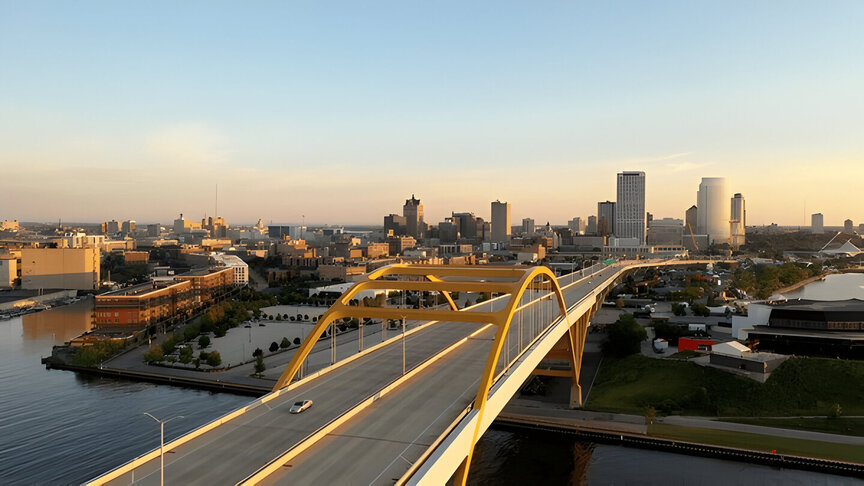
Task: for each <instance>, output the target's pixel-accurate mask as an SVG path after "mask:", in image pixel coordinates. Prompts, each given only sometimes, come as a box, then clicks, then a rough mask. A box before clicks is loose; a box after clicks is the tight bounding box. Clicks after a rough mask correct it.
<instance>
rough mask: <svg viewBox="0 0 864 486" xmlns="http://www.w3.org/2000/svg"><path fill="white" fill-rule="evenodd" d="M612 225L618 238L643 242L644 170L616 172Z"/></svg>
mask: <svg viewBox="0 0 864 486" xmlns="http://www.w3.org/2000/svg"><path fill="white" fill-rule="evenodd" d="M598 223H599V222H598ZM612 227H613V228H614V229H615V231H614V234H615V236H617V237H619V238H637V239H638V240H639V244H640V245H642V244H644V243H645V173H644V172H634V171H630V172H621V173H619V174H618V200H617V201H616V204H615V222H614V223H613V226H612Z"/></svg>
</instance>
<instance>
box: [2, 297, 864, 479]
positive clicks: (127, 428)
mask: <svg viewBox="0 0 864 486" xmlns="http://www.w3.org/2000/svg"><path fill="white" fill-rule="evenodd" d="M91 305H92V301H82V302H79V303H76V304H72V305H68V306H63V307H58V308H56V309H51V310H49V311H44V312H39V313H36V314H30V315H26V316H22V317H18V318H15V319H12V320H9V321H0V485H7V484H11V485H17V484H28V485H29V484H77V483H80V482H82V481H85V480H87V479H90V478H93V477H95V476H97V475H99V474H100V473H102V472H105V471H107V470H109V469H111V468H113V467H116V466H118V465H120V464H122V463H124V462H126V461H128V460H130V459H132V458H134V457H135V456H138V455H140V454H143V453H145V452H147V451H149V450H151V449H153V448H155V447H158V445H159V427H158V425H157V424H156V423H155V422H153V421H152V420H151V419H149V418H147V417H146V416H144V412H149V413H151V414H153V415H155V416H157V417H159V418H169V417H173V416H177V415H182V416H183V417H184V418H182V419H178V420H175V421H172V422H171V423H170V424H168V425H167V426H166V430H165V435H166V440H168V439H170V438H173V437H176V436H178V435H180V434H182V433H185V432H187V431H189V430H192V429H194V428H196V427H198V426H200V425H202V424H204V423H206V422H209V421H210V420H213V419H215V418H216V417H218V416H220V415H223V414H225V413H227V412H229V411H231V410H233V409H235V408H238V407H240V406H242V405H244V404H245V403H248V402H249V401H250V400H251V398H250V397H245V396H238V395H232V394H228V393H211V392H206V391H200V390H194V389H187V388H179V387H173V386H167V385H153V384H149V383H139V382H132V381H125V380H117V379H107V378H97V377H88V376H83V375H78V374H76V373H73V372H69V371H58V370H50V371H49V370H46V369H45V367H44V366H43V365H42V364H41V363H40V358H41V357H42V356H46V355H48V354H50V352H51V346H53V345H55V344H62V343H63V342H65V341H68V340H69V339H71V338H73V337H75V336H78V335H79V334H81V333H82V332H84V331H86V330H88V329H89V328H90V314H91ZM471 471H472V473H471V482H472V484H494V485H522V484H552V485H555V484H562V485H565V484H585V483H587V484H640V485H641V484H658V485H659V484H663V485H666V484H704V485H713V484H778V485H780V484H783V485H786V484H826V485H827V484H832V485H833V484H864V482H856V481H854V480H850V479H848V478H843V477H839V476H831V475H824V474H817V473H809V472H802V471H790V470H779V469H775V468H770V467H765V466H754V465H749V464H743V463H737V462H729V461H721V460H716V459H704V458H696V457H689V456H687V457H685V456H679V455H676V454H670V453H664V452H655V451H644V450H638V449H628V448H624V447H618V446H607V445H597V446H592V445H591V444H584V443H580V442H578V441H575V440H573V439H572V438H570V437H569V436H563V435H560V436H559V435H551V434H541V433H533V432H512V431H509V430H507V431H505V430H495V429H493V430H490V431H488V432H487V433H486V434H485V436H484V437H483V438H482V439H481V442H480V444H479V446H478V449H477V454H476V456H475V460H474V462H473V463H472V468H471Z"/></svg>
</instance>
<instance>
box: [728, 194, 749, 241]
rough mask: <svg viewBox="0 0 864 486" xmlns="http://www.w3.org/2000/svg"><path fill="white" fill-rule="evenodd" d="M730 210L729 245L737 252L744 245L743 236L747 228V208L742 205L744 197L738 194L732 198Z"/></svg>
mask: <svg viewBox="0 0 864 486" xmlns="http://www.w3.org/2000/svg"><path fill="white" fill-rule="evenodd" d="M731 209H732V218H731V219H730V220H729V232H730V233H731V241H730V244H731V245H732V248H734V249H736V250H737V249H738V248H741V246H742V245H743V244H744V243H745V237H744V234H745V233H746V227H747V207H746V206H745V204H744V196H742V195H741V193H740V192H739V193H736V194H735V195H734V196H732V207H731Z"/></svg>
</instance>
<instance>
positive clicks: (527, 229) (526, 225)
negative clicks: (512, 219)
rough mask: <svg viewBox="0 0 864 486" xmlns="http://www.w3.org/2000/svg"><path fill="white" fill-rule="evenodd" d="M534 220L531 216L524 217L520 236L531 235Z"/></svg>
mask: <svg viewBox="0 0 864 486" xmlns="http://www.w3.org/2000/svg"><path fill="white" fill-rule="evenodd" d="M534 228H535V225H534V220H533V219H532V218H524V219H523V220H522V236H532V235H533V234H534V231H535V229H534Z"/></svg>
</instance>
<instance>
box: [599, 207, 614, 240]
mask: <svg viewBox="0 0 864 486" xmlns="http://www.w3.org/2000/svg"><path fill="white" fill-rule="evenodd" d="M614 233H615V203H614V202H612V201H606V202H598V203H597V234H598V235H599V236H609V235H611V234H614Z"/></svg>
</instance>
